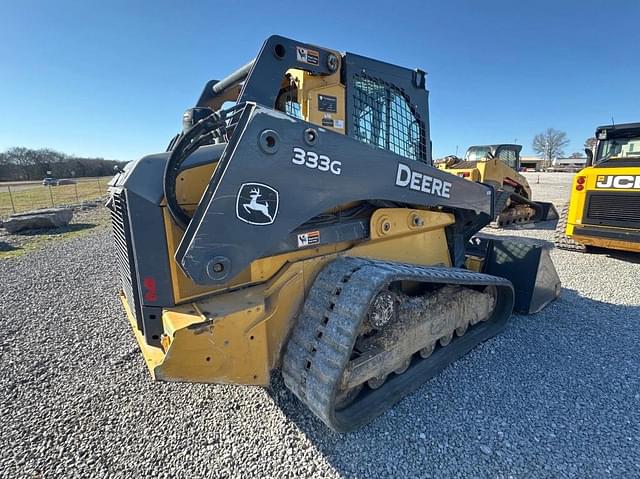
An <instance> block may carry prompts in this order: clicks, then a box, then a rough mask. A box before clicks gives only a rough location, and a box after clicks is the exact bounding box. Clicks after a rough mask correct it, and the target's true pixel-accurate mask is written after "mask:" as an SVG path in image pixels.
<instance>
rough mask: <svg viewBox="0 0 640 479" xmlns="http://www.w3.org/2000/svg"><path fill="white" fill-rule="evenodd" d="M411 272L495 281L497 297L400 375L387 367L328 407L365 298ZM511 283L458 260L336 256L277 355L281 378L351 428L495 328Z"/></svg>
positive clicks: (475, 282)
mask: <svg viewBox="0 0 640 479" xmlns="http://www.w3.org/2000/svg"><path fill="white" fill-rule="evenodd" d="M401 280H411V281H419V282H426V283H438V284H461V285H469V286H483V285H495V286H496V287H497V291H498V299H497V302H496V308H495V310H494V314H493V316H492V317H491V319H490V320H489V321H485V322H482V323H478V324H477V325H475V326H473V327H471V328H470V329H469V330H468V332H467V333H466V334H465V335H464V336H462V337H459V338H457V337H456V338H454V340H453V341H452V342H451V343H450V344H449V345H448V346H446V347H444V348H439V349H436V351H435V352H434V353H433V354H432V355H431V356H430V357H429V358H428V359H420V358H419V357H418V355H415V357H414V359H413V362H412V365H411V367H410V368H409V369H408V370H407V371H406V372H405V373H404V374H402V375H394V374H391V375H390V376H389V378H388V379H387V381H386V382H385V384H384V385H383V386H382V387H380V388H379V389H376V390H370V389H368V388H366V387H365V389H364V390H363V392H362V393H361V394H360V395H359V396H358V398H357V399H356V401H355V402H354V403H352V404H351V405H349V406H348V407H346V408H345V409H342V410H339V411H336V410H335V407H334V404H335V397H336V392H337V390H338V387H339V385H340V381H341V379H342V375H343V372H344V370H345V368H346V366H347V364H348V362H349V360H350V358H351V352H352V350H353V347H354V344H355V341H356V338H357V335H358V331H359V329H360V325H361V323H362V321H364V319H365V317H366V314H367V311H368V310H369V307H370V304H371V302H372V301H373V299H374V298H375V296H376V295H377V293H378V292H379V291H381V290H382V289H384V288H385V287H387V286H388V285H389V283H391V282H394V281H401ZM513 299H514V296H513V287H512V285H511V283H510V282H509V281H508V280H506V279H504V278H498V277H495V276H490V275H486V274H481V273H474V272H470V271H467V270H463V269H458V268H442V267H422V266H416V265H409V264H400V263H392V262H385V261H377V260H371V259H363V258H349V257H345V258H339V259H337V260H335V261H333V262H331V263H330V264H328V265H327V266H326V267H325V268H324V269H323V270H322V271H321V272H320V273H319V274H318V276H317V278H316V280H315V282H314V284H313V285H312V287H311V289H310V291H309V295H308V296H307V299H306V301H305V304H304V306H303V309H302V312H301V314H300V316H299V317H298V321H297V323H296V326H295V327H294V330H293V333H292V335H291V338H290V340H289V342H288V343H287V348H286V351H285V354H284V358H283V364H282V375H283V378H284V382H285V384H286V386H287V387H288V388H289V389H290V390H291V391H292V392H293V393H294V394H295V395H296V396H297V397H298V398H299V399H300V400H301V401H302V402H303V403H304V404H305V405H306V406H307V407H308V408H309V409H310V410H311V411H312V412H313V413H314V414H315V415H316V416H318V417H319V418H320V419H321V420H322V421H323V422H324V423H325V424H326V425H327V426H329V427H330V428H331V429H333V430H334V431H339V432H346V431H351V430H354V429H356V428H358V427H360V426H362V425H363V424H366V423H367V422H369V421H371V420H372V419H373V418H375V417H376V416H378V415H380V414H382V413H383V412H384V411H386V410H387V409H388V408H389V407H390V406H391V405H393V404H394V403H396V402H397V401H399V400H401V399H402V398H403V397H405V396H406V395H407V394H409V393H410V392H412V391H413V390H415V389H416V388H417V387H419V386H420V385H421V384H422V383H424V382H425V381H427V380H428V379H430V378H432V377H433V376H435V375H436V374H438V373H439V372H440V371H441V370H442V369H444V368H445V367H446V366H447V365H449V364H450V363H452V362H453V361H455V360H456V359H458V358H460V357H461V356H463V355H464V354H466V353H467V352H468V351H470V350H471V349H473V348H474V347H475V346H476V345H478V344H479V343H481V342H483V341H485V340H487V339H488V338H490V337H492V336H494V335H496V334H498V333H499V332H500V331H501V330H502V329H503V328H504V326H505V325H506V322H507V321H508V319H509V317H510V315H511V311H512V309H513Z"/></svg>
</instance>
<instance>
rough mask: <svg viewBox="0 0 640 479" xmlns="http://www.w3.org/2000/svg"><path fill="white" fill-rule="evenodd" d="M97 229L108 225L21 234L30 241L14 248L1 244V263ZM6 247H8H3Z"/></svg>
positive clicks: (80, 224) (79, 225) (89, 225)
mask: <svg viewBox="0 0 640 479" xmlns="http://www.w3.org/2000/svg"><path fill="white" fill-rule="evenodd" d="M97 227H102V228H106V227H107V225H106V224H102V225H96V224H90V223H74V224H70V225H69V226H66V227H64V228H58V229H54V230H31V231H25V232H24V233H21V234H20V236H23V237H28V241H25V242H24V243H22V244H20V245H18V246H14V245H10V244H8V243H3V242H0V261H1V260H3V259H9V258H16V257H18V256H22V255H25V254H27V253H30V252H32V251H35V250H38V249H40V248H42V247H43V246H46V245H47V244H50V243H51V242H53V241H60V240H65V239H70V238H78V237H82V236H85V235H87V234H89V233H90V232H91V231H94V230H95V229H96V228H97ZM2 245H5V246H6V247H4V248H3V247H2Z"/></svg>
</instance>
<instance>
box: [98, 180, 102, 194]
mask: <svg viewBox="0 0 640 479" xmlns="http://www.w3.org/2000/svg"><path fill="white" fill-rule="evenodd" d="M98 193H100V195H102V187H101V186H100V178H98Z"/></svg>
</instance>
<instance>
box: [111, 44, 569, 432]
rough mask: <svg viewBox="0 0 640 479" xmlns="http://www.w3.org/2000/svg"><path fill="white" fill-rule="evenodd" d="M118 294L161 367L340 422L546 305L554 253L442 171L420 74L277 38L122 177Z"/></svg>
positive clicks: (353, 422) (116, 199)
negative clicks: (260, 390) (287, 399)
mask: <svg viewBox="0 0 640 479" xmlns="http://www.w3.org/2000/svg"><path fill="white" fill-rule="evenodd" d="M110 185H111V186H110V199H109V202H108V206H109V208H110V209H111V211H112V222H113V231H114V238H115V245H116V255H115V258H116V259H117V261H118V263H119V267H120V276H121V278H120V280H121V284H122V290H121V292H120V297H121V300H122V304H123V306H124V309H125V311H126V314H127V317H128V318H129V321H130V323H131V326H132V329H133V331H134V333H135V336H136V339H137V341H138V343H139V345H140V349H141V351H142V354H143V356H144V359H145V361H146V364H147V366H148V368H149V370H150V372H151V374H152V375H153V377H155V379H157V380H165V381H197V382H209V383H233V384H247V385H260V386H267V385H269V383H270V380H271V376H272V375H273V374H278V371H281V374H282V376H283V378H284V383H285V385H286V386H287V387H288V388H289V389H290V390H291V391H292V392H293V393H294V394H295V396H297V397H298V398H299V400H300V401H302V402H303V403H304V404H305V405H306V406H307V407H308V408H309V409H310V410H311V411H312V412H313V413H314V414H315V415H316V416H317V417H319V418H320V419H321V420H322V421H324V423H325V424H327V425H328V426H329V427H331V428H332V429H334V430H336V431H349V430H352V429H355V428H357V427H359V426H361V425H362V424H364V423H366V422H368V421H370V420H371V419H372V418H374V417H375V416H377V415H379V414H381V413H382V412H384V411H385V410H386V409H387V408H388V407H390V406H391V405H392V404H393V403H395V402H396V401H398V400H400V399H401V398H402V397H404V396H405V395H406V394H408V393H410V392H411V391H413V390H415V389H416V388H417V387H418V386H419V385H420V384H422V383H423V382H424V381H426V380H428V379H429V378H431V377H433V376H434V375H436V374H437V373H438V372H440V371H441V370H442V369H443V368H445V367H446V366H447V365H448V364H450V363H451V362H453V361H455V360H456V359H458V358H460V357H461V356H463V355H464V354H466V353H467V352H468V351H469V350H471V349H472V348H474V347H475V346H476V345H477V344H479V343H481V342H482V341H484V340H486V339H488V338H490V337H492V336H494V335H495V334H497V333H499V332H500V331H501V330H502V329H503V328H504V327H505V324H506V323H507V321H508V319H509V317H510V315H511V313H512V311H513V310H517V311H521V312H524V313H529V312H535V311H538V310H540V309H541V308H543V307H544V306H545V305H546V304H548V303H549V302H550V301H552V300H553V299H555V298H556V297H557V296H558V294H559V291H560V282H559V279H558V276H557V274H556V271H555V269H554V266H553V264H552V262H551V260H550V258H549V255H548V252H547V250H546V249H545V248H544V247H542V246H540V245H539V244H535V243H520V242H514V241H511V240H504V241H499V240H497V239H491V238H487V237H478V236H476V233H477V232H478V231H479V230H480V229H481V228H482V227H483V226H485V225H486V224H488V223H489V222H490V221H491V219H492V218H493V217H494V210H495V201H496V196H495V191H494V189H493V188H492V187H491V186H487V185H483V184H479V183H474V182H470V181H466V180H464V179H462V178H458V177H455V176H452V175H449V174H448V173H446V172H443V171H439V170H438V169H436V168H434V167H433V166H432V160H431V150H430V138H429V116H428V93H427V90H426V87H425V73H424V72H423V71H421V70H419V69H415V70H411V69H406V68H402V67H398V66H394V65H390V64H387V63H383V62H380V61H376V60H372V59H369V58H365V57H362V56H359V55H355V54H352V53H340V52H337V51H334V50H329V49H325V48H320V47H317V46H314V45H308V44H305V43H302V42H298V41H295V40H290V39H287V38H283V37H279V36H272V37H270V38H269V39H267V41H266V42H265V43H264V45H263V46H262V49H261V50H260V52H259V54H258V56H257V57H256V58H255V59H254V60H252V61H251V62H249V63H248V64H247V65H245V66H244V67H242V68H240V69H239V70H237V71H235V72H233V73H232V74H231V75H229V76H228V77H226V78H224V79H222V80H219V81H216V80H212V81H210V82H208V83H207V85H206V86H205V88H204V91H203V92H202V95H201V96H200V98H199V100H198V102H197V105H196V107H194V108H191V109H189V110H187V112H186V113H185V114H184V116H183V131H182V132H181V133H180V134H178V135H177V136H176V137H175V138H174V139H173V140H172V141H171V142H170V144H169V147H168V149H167V151H166V152H164V153H159V154H154V155H150V156H146V157H144V158H142V159H140V160H138V161H136V162H133V163H131V164H129V165H128V166H127V167H126V169H125V170H124V171H123V172H121V173H119V174H118V175H117V176H116V177H115V178H114V179H113V180H112V182H111V184H110Z"/></svg>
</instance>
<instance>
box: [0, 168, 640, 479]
mask: <svg viewBox="0 0 640 479" xmlns="http://www.w3.org/2000/svg"><path fill="white" fill-rule="evenodd" d="M527 176H528V177H529V178H530V181H531V182H532V184H533V188H534V197H536V198H538V199H541V200H547V201H554V202H556V203H557V206H558V207H560V206H561V203H563V202H564V201H566V199H567V198H568V196H569V192H568V190H569V184H570V180H571V175H569V174H543V173H541V174H535V173H533V174H528V175H527ZM538 177H539V182H537V178H538ZM105 218H106V216H105ZM80 221H86V222H87V223H97V224H103V223H101V222H100V221H98V220H95V221H89V220H82V219H80ZM553 229H554V223H553V222H547V223H541V224H538V225H531V226H527V227H521V228H517V229H516V228H512V229H509V230H506V231H503V232H501V233H500V234H509V235H515V236H529V237H536V238H540V239H543V240H549V241H550V240H551V239H552V236H553ZM86 231H87V233H86V234H84V235H83V236H81V237H72V238H66V237H64V238H63V239H62V240H60V241H51V242H48V243H47V244H46V245H44V246H41V247H38V248H34V249H33V250H30V251H29V252H28V253H27V254H22V255H20V256H18V257H13V258H8V259H0V278H2V288H0V321H1V326H2V327H1V328H0V371H1V374H0V412H1V413H2V415H3V416H4V418H5V421H4V426H3V432H2V434H0V471H1V472H0V474H2V475H3V476H4V477H41V476H45V477H59V476H65V477H67V476H79V477H114V476H115V477H125V476H126V477H131V476H133V477H371V478H379V477H393V478H396V477H425V478H426V477H434V478H439V477H505V478H506V477H576V478H585V477H640V448H639V447H638V444H639V443H640V373H639V371H640V332H639V331H640V327H639V326H640V324H639V320H640V294H638V283H639V282H640V261H639V258H638V257H637V256H632V255H625V254H618V253H597V254H591V253H589V254H587V253H572V252H567V251H558V250H554V251H552V257H553V260H554V262H555V265H556V267H557V270H558V273H559V275H560V278H561V280H562V282H563V290H562V295H561V298H560V299H559V300H558V301H556V302H555V303H553V304H551V305H550V306H549V307H547V308H546V309H545V310H544V311H542V312H541V313H539V314H536V315H531V316H521V315H516V316H514V317H513V319H512V321H511V323H510V325H509V326H508V328H507V330H506V332H505V333H504V334H502V335H501V336H499V337H496V338H494V339H492V340H489V341H487V342H486V343H484V344H482V345H481V346H479V347H477V348H476V349H474V350H473V351H472V352H471V353H469V354H468V355H467V356H465V357H464V358H463V359H461V360H459V361H458V362H456V363H455V364H453V365H452V366H450V367H449V368H447V369H446V370H445V371H444V372H443V373H442V374H440V375H439V376H438V377H437V378H435V379H433V380H432V381H430V382H428V383H427V384H425V385H424V386H422V387H421V388H420V389H418V391H416V392H415V393H414V394H413V395H411V396H410V397H408V398H406V399H405V400H403V401H402V402H401V403H399V404H398V405H397V406H396V407H394V408H393V409H392V410H391V411H389V412H388V413H386V414H385V415H384V416H382V417H381V418H379V419H377V420H376V421H374V422H373V423H371V424H370V425H368V426H366V427H365V428H363V429H362V430H360V431H358V432H356V433H352V434H346V435H339V434H334V433H332V432H330V431H328V430H327V429H326V428H325V427H324V426H323V425H322V424H321V423H320V422H319V421H318V420H316V419H315V418H314V417H313V416H311V415H310V414H309V413H308V412H307V411H306V410H305V409H304V408H303V407H302V406H301V405H300V404H299V402H298V401H297V400H296V399H295V398H294V397H293V396H292V395H291V394H290V393H289V392H288V391H287V390H286V389H285V388H284V387H283V385H282V383H281V381H280V380H279V379H278V378H276V379H275V381H274V386H273V388H272V390H271V392H270V394H269V393H267V391H265V390H263V389H260V388H252V387H234V386H216V385H200V384H178V383H154V382H152V381H151V380H150V378H149V375H148V373H147V370H146V368H145V365H144V363H143V360H142V358H141V356H140V354H139V353H138V349H137V345H136V343H135V340H134V338H133V335H132V334H131V332H130V331H129V325H128V323H127V321H126V319H125V317H124V315H123V313H122V309H121V306H120V304H119V303H118V301H117V299H116V292H117V289H118V281H119V279H118V273H117V268H116V261H115V259H114V256H113V246H112V244H111V237H110V233H109V231H108V229H107V228H106V227H95V228H87V229H86ZM491 232H492V233H493V232H494V231H491ZM0 240H1V239H0Z"/></svg>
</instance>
